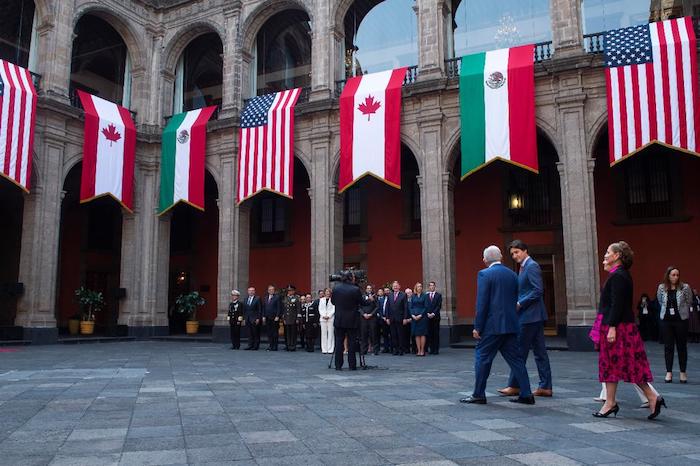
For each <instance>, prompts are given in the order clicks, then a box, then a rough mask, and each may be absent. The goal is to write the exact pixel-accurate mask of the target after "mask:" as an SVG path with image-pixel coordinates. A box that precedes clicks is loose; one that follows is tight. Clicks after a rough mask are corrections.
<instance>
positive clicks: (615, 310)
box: [598, 266, 634, 327]
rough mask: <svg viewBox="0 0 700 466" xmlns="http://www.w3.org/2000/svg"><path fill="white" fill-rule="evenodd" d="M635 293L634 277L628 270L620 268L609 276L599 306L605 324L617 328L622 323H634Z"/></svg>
mask: <svg viewBox="0 0 700 466" xmlns="http://www.w3.org/2000/svg"><path fill="white" fill-rule="evenodd" d="M633 292H634V286H633V284H632V277H631V276H630V273H629V272H628V271H627V269H625V268H624V267H622V266H620V267H618V268H617V270H615V271H614V272H613V273H611V274H610V275H608V279H607V280H605V284H604V285H603V290H602V291H601V292H600V305H599V306H598V310H599V312H601V313H602V314H603V321H602V322H603V324H605V325H609V326H611V327H615V326H617V324H619V323H620V322H634V311H633V310H632V309H633V307H634V303H633V302H632V299H633V298H632V293H633Z"/></svg>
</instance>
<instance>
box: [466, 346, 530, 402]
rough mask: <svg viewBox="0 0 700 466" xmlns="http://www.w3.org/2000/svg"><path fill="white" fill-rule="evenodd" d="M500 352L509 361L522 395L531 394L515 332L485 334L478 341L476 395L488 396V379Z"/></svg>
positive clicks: (475, 366)
mask: <svg viewBox="0 0 700 466" xmlns="http://www.w3.org/2000/svg"><path fill="white" fill-rule="evenodd" d="M498 352H500V353H501V356H503V359H505V360H506V362H507V363H508V366H509V367H510V370H511V372H513V373H514V374H515V379H516V380H517V381H518V385H519V386H520V396H521V397H527V396H531V395H532V391H531V390H530V380H529V379H528V377H527V369H526V368H525V360H524V359H523V358H522V356H521V355H520V352H519V351H518V337H517V335H516V334H515V333H508V334H505V335H485V336H482V337H481V339H480V340H479V343H477V345H476V354H475V356H476V357H475V361H474V371H475V372H476V380H475V382H474V396H475V397H480V398H484V397H486V381H487V380H488V378H489V374H490V373H491V364H493V358H495V357H496V353H498Z"/></svg>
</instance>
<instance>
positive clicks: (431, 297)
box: [430, 293, 435, 301]
mask: <svg viewBox="0 0 700 466" xmlns="http://www.w3.org/2000/svg"><path fill="white" fill-rule="evenodd" d="M433 296H435V294H434V293H430V300H431V301H432V300H433Z"/></svg>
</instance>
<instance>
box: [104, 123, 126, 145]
mask: <svg viewBox="0 0 700 466" xmlns="http://www.w3.org/2000/svg"><path fill="white" fill-rule="evenodd" d="M102 134H104V136H105V138H107V140H108V141H109V147H112V143H113V142H117V141H118V140H120V139H121V138H122V135H121V134H119V131H117V128H116V127H115V126H114V125H113V124H112V123H110V124H108V125H107V127H106V128H102Z"/></svg>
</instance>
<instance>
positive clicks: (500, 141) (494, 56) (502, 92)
mask: <svg viewBox="0 0 700 466" xmlns="http://www.w3.org/2000/svg"><path fill="white" fill-rule="evenodd" d="M509 52H510V50H509V49H500V50H494V51H491V52H486V59H485V61H484V86H485V87H484V129H485V133H486V148H485V149H486V153H485V154H484V161H485V162H488V161H489V160H491V159H493V158H494V157H503V158H504V159H508V160H510V106H509V105H508V99H509V96H508V94H509V93H508V84H509V83H508V79H509V77H508V56H509ZM495 72H500V73H502V74H503V75H504V76H505V78H506V82H505V83H504V84H503V85H502V86H501V87H498V88H496V89H492V88H490V87H489V86H488V85H486V82H487V81H488V79H489V76H491V74H492V73H495Z"/></svg>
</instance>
